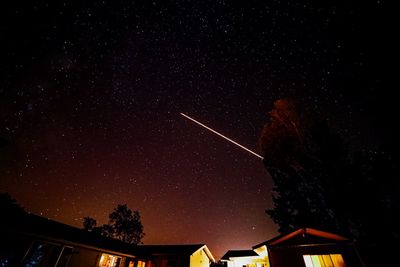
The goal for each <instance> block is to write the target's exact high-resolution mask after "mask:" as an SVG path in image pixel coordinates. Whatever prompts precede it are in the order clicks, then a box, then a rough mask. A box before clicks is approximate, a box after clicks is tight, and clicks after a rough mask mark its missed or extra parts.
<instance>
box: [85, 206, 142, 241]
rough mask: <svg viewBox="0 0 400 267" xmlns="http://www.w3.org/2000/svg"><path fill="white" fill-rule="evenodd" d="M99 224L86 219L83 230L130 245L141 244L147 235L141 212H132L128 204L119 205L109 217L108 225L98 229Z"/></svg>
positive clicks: (91, 219) (88, 218) (89, 218)
mask: <svg viewBox="0 0 400 267" xmlns="http://www.w3.org/2000/svg"><path fill="white" fill-rule="evenodd" d="M96 225H97V222H96V220H95V219H93V218H91V217H85V218H84V221H83V228H84V229H86V230H88V231H91V232H95V233H99V234H102V235H104V236H107V237H111V238H115V239H119V240H121V241H123V242H125V243H129V244H134V245H137V244H140V243H141V240H142V239H143V237H144V235H145V233H144V232H143V225H142V222H141V218H140V213H139V211H136V210H134V211H132V210H131V209H129V208H128V206H127V205H126V204H124V205H118V206H117V207H116V208H115V209H114V210H113V212H111V213H110V215H109V222H108V224H104V225H103V226H100V227H96Z"/></svg>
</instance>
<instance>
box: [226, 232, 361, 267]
mask: <svg viewBox="0 0 400 267" xmlns="http://www.w3.org/2000/svg"><path fill="white" fill-rule="evenodd" d="M221 261H222V262H223V263H224V264H225V265H224V266H226V267H317V266H318V267H361V266H364V264H363V262H362V260H361V258H360V257H359V254H358V252H357V249H356V247H355V244H354V242H353V241H351V240H350V239H348V238H345V237H343V236H340V235H337V234H333V233H329V232H325V231H320V230H316V229H312V228H301V229H297V230H295V231H292V232H290V233H287V234H282V235H279V236H277V237H274V238H272V239H270V240H268V241H265V242H262V243H260V244H258V245H255V246H253V247H252V250H229V251H228V252H227V253H226V254H225V255H224V256H223V257H222V258H221Z"/></svg>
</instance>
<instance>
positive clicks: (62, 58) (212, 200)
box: [0, 0, 395, 258]
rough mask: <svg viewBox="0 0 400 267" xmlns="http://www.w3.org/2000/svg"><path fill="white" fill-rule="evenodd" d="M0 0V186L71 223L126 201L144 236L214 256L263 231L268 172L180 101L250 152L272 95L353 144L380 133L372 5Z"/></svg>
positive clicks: (376, 4)
mask: <svg viewBox="0 0 400 267" xmlns="http://www.w3.org/2000/svg"><path fill="white" fill-rule="evenodd" d="M8 2H9V3H7V4H4V3H3V4H2V8H1V11H0V22H1V23H0V24H1V26H0V33H1V51H0V56H1V57H0V69H1V73H0V138H1V139H0V160H1V161H0V191H1V192H8V193H10V194H11V195H12V196H13V197H14V198H16V199H17V201H18V202H19V203H20V204H21V205H22V206H24V207H25V209H26V210H28V211H30V212H33V213H35V214H39V215H42V216H44V217H48V218H51V219H54V220H57V221H60V222H64V223H67V224H70V225H74V226H78V227H81V225H82V218H83V217H85V216H91V217H94V218H96V219H97V221H98V223H100V224H102V223H106V221H107V216H108V214H109V213H110V212H111V211H112V209H113V208H114V207H115V206H116V205H117V204H122V203H126V204H128V207H130V208H131V209H135V210H139V211H140V213H141V215H142V222H143V225H144V228H145V232H146V236H145V238H144V240H143V242H144V243H145V244H177V243H205V244H207V245H208V247H209V248H210V249H211V251H212V253H213V254H214V255H215V257H216V258H219V257H221V256H222V255H223V254H224V253H225V252H226V251H227V250H228V249H249V248H250V247H251V246H253V245H255V244H257V243H260V242H263V241H265V240H268V239H270V238H272V237H274V236H275V235H277V230H276V229H277V227H276V225H274V223H273V222H272V221H271V220H270V219H269V218H268V216H267V215H266V214H265V209H267V208H271V207H272V199H271V190H272V180H271V177H270V176H269V174H268V172H267V171H266V169H265V168H264V166H263V164H262V161H261V160H260V159H259V158H257V157H255V156H253V155H251V154H249V153H248V152H246V151H243V150H242V149H240V148H238V147H236V146H234V145H232V144H231V143H228V142H226V141H225V140H223V139H221V138H220V137H218V136H216V135H214V134H212V133H210V132H209V131H207V130H205V129H202V128H201V127H199V126H198V125H196V124H194V123H193V122H191V121H189V120H187V119H185V118H183V117H182V116H180V115H179V113H180V112H184V113H186V114H188V115H190V116H193V117H194V118H196V119H197V120H199V121H201V122H202V123H204V124H207V125H208V126H210V127H212V128H214V129H216V130H217V131H220V132H222V133H224V134H225V135H227V136H228V137H230V138H232V139H234V140H235V141H237V142H239V143H241V144H242V145H244V146H246V147H248V148H249V149H251V150H254V151H255V152H257V153H259V152H260V151H259V144H258V140H259V136H260V133H261V129H262V127H263V125H264V123H266V122H267V113H268V111H269V110H271V108H272V105H273V102H274V101H275V100H277V99H279V98H285V97H291V98H298V99H302V100H304V101H306V102H307V103H309V105H312V106H313V107H314V108H315V110H318V112H325V113H326V114H327V117H329V119H330V121H331V122H332V125H334V126H335V127H336V128H337V129H338V130H339V132H340V133H341V134H342V135H343V136H345V137H346V138H347V139H348V140H350V141H351V142H353V143H356V144H357V145H363V144H368V145H369V146H370V147H371V149H372V148H374V147H379V146H385V145H386V146H388V145H389V144H390V141H391V140H392V139H394V134H393V132H392V129H391V126H390V125H392V123H391V120H392V118H390V116H387V114H388V113H392V112H394V107H395V100H393V99H394V98H392V97H391V94H390V93H389V91H388V90H386V89H385V88H387V87H386V86H385V79H386V77H387V76H389V73H390V71H389V67H388V62H389V60H388V58H390V52H389V51H390V50H389V48H390V45H391V42H390V40H389V39H388V38H387V35H386V34H387V31H389V27H388V26H389V25H390V23H389V22H388V19H387V17H386V16H385V15H384V8H385V1H333V0H332V1H322V2H323V3H321V1H279V0H272V1H244V2H242V3H238V4H234V3H231V2H230V1H223V0H205V1H190V0H186V1H126V0H116V1H106V0H104V1H88V2H89V3H71V2H67V1H65V2H63V1H57V3H53V2H54V1H30V3H23V4H22V3H17V1H8ZM80 2H86V1H80ZM290 2H293V3H290Z"/></svg>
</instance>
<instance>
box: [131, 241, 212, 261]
mask: <svg viewBox="0 0 400 267" xmlns="http://www.w3.org/2000/svg"><path fill="white" fill-rule="evenodd" d="M200 249H204V251H205V252H206V254H207V256H208V258H209V259H211V260H212V261H215V259H214V256H213V255H212V254H211V252H210V250H209V249H208V248H207V246H206V245H205V244H186V245H139V246H137V247H136V248H135V251H136V252H137V253H138V254H140V255H187V256H190V255H192V254H193V253H195V252H196V251H198V250H200Z"/></svg>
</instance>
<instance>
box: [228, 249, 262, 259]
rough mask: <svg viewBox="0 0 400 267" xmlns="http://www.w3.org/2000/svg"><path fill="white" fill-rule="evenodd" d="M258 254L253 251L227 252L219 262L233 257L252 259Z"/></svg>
mask: <svg viewBox="0 0 400 267" xmlns="http://www.w3.org/2000/svg"><path fill="white" fill-rule="evenodd" d="M254 256H258V254H257V253H256V252H255V251H254V250H228V251H227V252H226V253H225V255H224V256H222V258H221V260H229V259H230V258H234V257H254Z"/></svg>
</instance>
